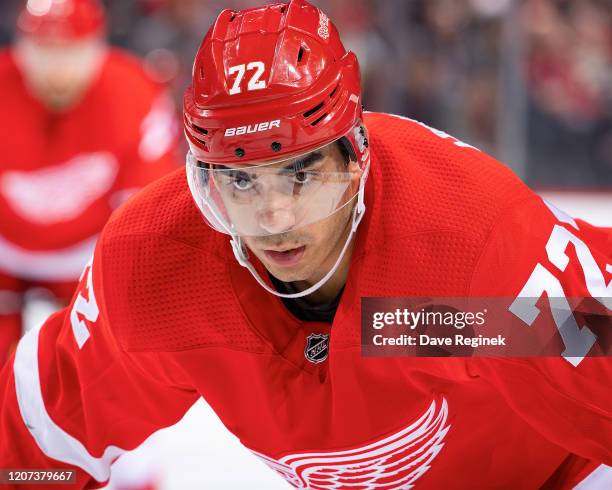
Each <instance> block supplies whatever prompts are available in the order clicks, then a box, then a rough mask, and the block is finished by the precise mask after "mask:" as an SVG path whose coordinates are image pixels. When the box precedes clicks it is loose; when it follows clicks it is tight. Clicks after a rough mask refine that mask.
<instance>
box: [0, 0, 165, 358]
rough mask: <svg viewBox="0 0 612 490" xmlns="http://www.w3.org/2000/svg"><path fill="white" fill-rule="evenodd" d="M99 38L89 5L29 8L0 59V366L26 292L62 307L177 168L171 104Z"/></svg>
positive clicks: (82, 1)
mask: <svg viewBox="0 0 612 490" xmlns="http://www.w3.org/2000/svg"><path fill="white" fill-rule="evenodd" d="M104 32H105V20H104V12H103V10H102V8H101V5H100V4H99V3H98V2H97V1H96V0H62V1H60V0H48V1H34V0H31V1H29V2H27V4H26V5H25V8H24V9H23V12H22V13H21V15H20V17H19V20H18V34H17V39H16V41H15V43H14V45H13V46H11V47H10V48H9V49H5V50H2V51H0V90H1V91H2V93H3V94H4V97H3V99H2V104H0V126H1V127H2V135H1V136H0V155H1V156H0V365H2V363H3V361H4V356H5V354H6V353H7V351H9V350H10V348H11V345H14V344H15V343H16V341H17V339H18V338H19V336H20V335H21V323H22V322H21V312H22V308H23V306H24V304H23V303H24V293H25V292H26V291H27V290H30V289H32V288H39V287H42V288H45V289H48V290H50V291H51V292H52V293H53V294H54V297H55V298H56V299H57V301H59V302H60V303H63V305H65V304H67V302H68V301H69V299H70V297H71V295H72V292H73V291H74V288H75V285H76V283H77V281H78V278H79V275H80V273H81V270H82V268H83V266H84V264H85V263H86V262H87V260H88V257H89V256H91V253H92V251H93V246H94V243H95V240H96V237H97V234H98V233H99V232H100V230H101V229H102V227H103V225H104V223H105V222H106V220H107V219H108V217H109V215H110V213H111V212H112V210H113V209H114V208H116V207H117V206H118V205H119V204H120V203H122V202H123V201H125V199H126V198H127V197H128V196H129V195H130V194H132V193H133V192H134V191H135V190H137V189H139V188H140V187H143V186H144V185H145V184H147V183H149V182H151V181H153V180H155V179H156V178H157V177H160V176H162V175H164V174H166V173H168V172H170V171H171V170H174V169H176V164H175V163H174V155H173V150H174V148H175V145H176V136H175V134H176V131H175V127H176V117H175V115H174V108H173V105H172V103H171V102H170V99H169V98H168V97H167V96H166V94H165V91H164V90H162V88H161V87H159V86H158V85H157V84H155V83H154V82H153V81H151V80H150V79H149V78H147V76H146V75H145V73H144V70H143V69H142V68H141V66H140V63H139V62H138V61H137V60H136V59H134V58H132V57H131V56H130V55H128V54H126V53H124V52H122V51H119V50H117V49H110V48H109V47H108V46H107V45H106V44H105V42H104Z"/></svg>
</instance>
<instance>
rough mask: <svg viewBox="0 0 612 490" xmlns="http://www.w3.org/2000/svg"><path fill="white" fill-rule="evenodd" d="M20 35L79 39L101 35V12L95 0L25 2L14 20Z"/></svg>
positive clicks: (102, 22)
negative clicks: (17, 17)
mask: <svg viewBox="0 0 612 490" xmlns="http://www.w3.org/2000/svg"><path fill="white" fill-rule="evenodd" d="M17 27H18V28H19V31H20V32H21V34H23V35H26V36H34V37H40V38H54V39H67V40H71V39H81V38H86V37H91V36H99V35H102V34H103V33H104V31H105V15H104V9H103V7H102V5H101V3H100V2H99V1H98V0H28V1H27V3H26V5H25V7H24V9H23V10H22V12H21V14H20V15H19V19H18V21H17Z"/></svg>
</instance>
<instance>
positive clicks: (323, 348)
mask: <svg viewBox="0 0 612 490" xmlns="http://www.w3.org/2000/svg"><path fill="white" fill-rule="evenodd" d="M328 354H329V335H327V334H323V333H312V334H310V335H309V336H308V337H307V338H306V348H305V349H304V356H305V357H306V359H308V360H309V361H310V362H312V363H314V364H318V363H320V362H323V361H324V360H325V359H327V355H328Z"/></svg>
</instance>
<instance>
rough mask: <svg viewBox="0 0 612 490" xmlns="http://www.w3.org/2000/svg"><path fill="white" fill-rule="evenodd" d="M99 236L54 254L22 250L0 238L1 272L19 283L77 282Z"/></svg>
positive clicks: (56, 251)
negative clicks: (26, 280)
mask: <svg viewBox="0 0 612 490" xmlns="http://www.w3.org/2000/svg"><path fill="white" fill-rule="evenodd" d="M97 239H98V236H97V235H96V236H93V237H91V238H88V239H87V240H84V241H82V242H81V243H78V244H76V245H73V246H71V247H67V248H64V249H60V250H54V251H44V252H43V251H41V252H38V251H32V250H26V249H24V248H21V247H19V246H17V245H15V244H13V243H11V242H9V241H8V240H7V239H6V238H3V237H2V236H1V235H0V271H2V272H4V273H8V274H10V275H12V276H13V277H17V278H19V279H29V280H38V281H77V280H78V279H79V276H80V275H81V272H82V271H83V267H85V265H86V264H87V261H88V260H89V259H90V258H91V256H92V254H93V251H94V249H95V246H96V240H97Z"/></svg>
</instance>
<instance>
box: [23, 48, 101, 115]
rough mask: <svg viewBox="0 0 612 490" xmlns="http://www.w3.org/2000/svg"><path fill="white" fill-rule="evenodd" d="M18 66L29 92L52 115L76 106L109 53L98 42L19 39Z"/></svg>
mask: <svg viewBox="0 0 612 490" xmlns="http://www.w3.org/2000/svg"><path fill="white" fill-rule="evenodd" d="M15 53H16V59H17V63H18V65H19V67H20V69H21V72H22V74H23V77H24V79H25V82H26V84H27V86H28V89H29V90H30V92H31V93H32V95H33V96H34V97H36V98H37V99H39V100H40V101H41V102H42V103H43V104H45V105H46V106H47V107H48V108H49V109H51V110H53V111H59V112H61V111H65V110H67V109H69V108H70V107H72V106H73V105H74V104H76V103H77V102H78V101H79V100H80V99H81V97H82V96H83V94H84V93H85V91H86V90H87V89H88V88H89V86H90V85H91V83H92V81H93V80H94V79H95V78H96V76H97V75H98V73H99V70H100V67H101V65H102V63H103V61H104V55H105V53H106V49H105V45H104V43H103V41H102V40H101V39H99V38H97V37H96V38H90V39H84V40H77V41H62V40H52V39H46V40H37V39H33V38H29V37H23V38H21V39H19V40H18V41H17V43H16V46H15Z"/></svg>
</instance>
